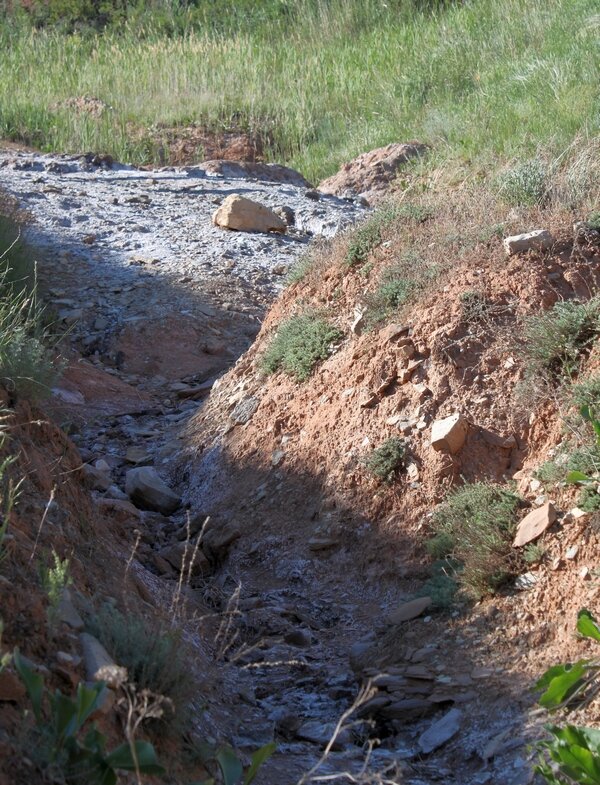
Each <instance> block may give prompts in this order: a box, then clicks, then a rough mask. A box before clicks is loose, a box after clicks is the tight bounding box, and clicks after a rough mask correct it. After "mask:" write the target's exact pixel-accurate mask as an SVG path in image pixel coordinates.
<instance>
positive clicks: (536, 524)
mask: <svg viewBox="0 0 600 785" xmlns="http://www.w3.org/2000/svg"><path fill="white" fill-rule="evenodd" d="M555 520H556V510H555V509H554V506H553V504H552V502H547V503H546V504H544V506H543V507H540V508H539V509H537V510H532V511H531V512H530V513H528V514H527V515H526V516H525V517H524V518H523V520H522V521H521V523H520V524H519V525H518V526H517V533H516V536H515V539H514V541H513V546H514V547H515V548H520V547H521V546H523V545H527V543H528V542H532V541H533V540H536V539H537V538H538V537H539V536H540V534H543V533H544V532H545V531H546V529H547V528H548V527H549V526H551V525H552V524H553V523H554V521H555Z"/></svg>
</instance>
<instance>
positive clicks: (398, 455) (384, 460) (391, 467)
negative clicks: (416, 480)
mask: <svg viewBox="0 0 600 785" xmlns="http://www.w3.org/2000/svg"><path fill="white" fill-rule="evenodd" d="M405 457H406V442H405V441H404V440H403V439H399V438H398V437H397V436H392V438H390V439H386V441H385V442H384V443H383V444H382V445H381V446H380V447H377V448H376V449H375V450H373V452H372V453H371V455H369V457H368V458H366V459H365V462H364V463H365V467H366V468H367V469H368V471H370V472H371V474H372V475H374V476H375V477H377V478H378V479H380V480H382V481H383V482H391V481H392V480H393V479H394V477H395V475H396V473H397V472H398V470H399V469H400V468H402V467H403V466H404V459H405Z"/></svg>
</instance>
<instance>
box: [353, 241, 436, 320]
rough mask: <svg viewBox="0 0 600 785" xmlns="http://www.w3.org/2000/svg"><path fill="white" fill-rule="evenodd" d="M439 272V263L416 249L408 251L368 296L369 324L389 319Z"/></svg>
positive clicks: (385, 273)
mask: <svg viewBox="0 0 600 785" xmlns="http://www.w3.org/2000/svg"><path fill="white" fill-rule="evenodd" d="M439 273H440V268H439V266H438V265H435V264H430V263H428V262H426V261H425V260H424V259H422V258H421V257H420V256H419V255H418V254H417V253H416V252H414V251H406V252H405V253H404V254H402V256H401V257H400V259H399V260H398V261H397V262H396V263H395V264H393V265H392V266H391V267H388V268H387V269H385V270H384V271H383V274H382V275H381V278H380V280H379V285H378V287H377V289H375V291H374V292H372V293H371V294H369V295H368V296H367V297H366V302H367V315H366V318H367V323H368V324H369V325H370V326H373V325H376V324H379V323H381V322H384V321H385V320H386V319H388V318H390V317H391V316H392V315H393V314H394V312H395V311H397V310H398V309H399V308H401V307H402V306H403V305H406V304H407V303H409V302H410V301H411V300H412V299H413V298H414V297H415V296H416V295H417V294H418V293H419V292H420V291H422V290H423V289H424V288H425V287H426V286H427V284H428V283H431V282H432V281H434V280H435V279H436V278H437V276H438V275H439Z"/></svg>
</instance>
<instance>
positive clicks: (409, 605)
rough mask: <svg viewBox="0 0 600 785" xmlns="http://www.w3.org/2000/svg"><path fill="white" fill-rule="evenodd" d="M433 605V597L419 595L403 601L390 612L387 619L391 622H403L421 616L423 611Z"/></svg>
mask: <svg viewBox="0 0 600 785" xmlns="http://www.w3.org/2000/svg"><path fill="white" fill-rule="evenodd" d="M430 605H431V597H417V599H416V600H411V601H410V602H403V603H402V605H399V606H398V607H397V608H396V609H395V610H393V611H392V612H391V613H389V614H388V617H387V620H388V621H389V622H390V624H401V623H402V622H403V621H410V620H411V619H416V618H417V616H420V615H421V614H422V613H423V611H424V610H425V609H426V608H428V607H429V606H430Z"/></svg>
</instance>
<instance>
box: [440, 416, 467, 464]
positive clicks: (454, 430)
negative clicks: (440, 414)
mask: <svg viewBox="0 0 600 785" xmlns="http://www.w3.org/2000/svg"><path fill="white" fill-rule="evenodd" d="M468 430H469V423H468V422H467V420H466V419H465V418H464V417H463V416H462V414H460V413H459V412H456V413H455V414H452V415H450V417H444V419H443V420H436V421H435V422H434V423H433V425H432V426H431V446H432V447H433V449H434V450H437V451H439V452H442V451H443V452H449V453H452V455H454V453H457V452H458V451H459V450H460V449H461V447H462V446H463V444H464V443H465V439H466V438H467V432H468Z"/></svg>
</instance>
